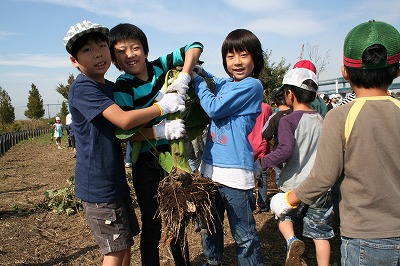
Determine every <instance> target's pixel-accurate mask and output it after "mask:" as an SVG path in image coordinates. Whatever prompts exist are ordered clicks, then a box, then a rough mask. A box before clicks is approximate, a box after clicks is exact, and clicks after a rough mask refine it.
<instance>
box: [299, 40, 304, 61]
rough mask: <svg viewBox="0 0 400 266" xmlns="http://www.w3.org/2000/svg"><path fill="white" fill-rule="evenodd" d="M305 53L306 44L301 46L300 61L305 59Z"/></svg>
mask: <svg viewBox="0 0 400 266" xmlns="http://www.w3.org/2000/svg"><path fill="white" fill-rule="evenodd" d="M303 52H304V43H303V44H302V45H301V51H300V55H299V59H300V60H302V59H303Z"/></svg>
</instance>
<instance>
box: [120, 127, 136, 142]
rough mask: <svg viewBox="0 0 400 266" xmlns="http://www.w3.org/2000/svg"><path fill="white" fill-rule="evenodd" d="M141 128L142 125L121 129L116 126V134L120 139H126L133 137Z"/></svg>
mask: <svg viewBox="0 0 400 266" xmlns="http://www.w3.org/2000/svg"><path fill="white" fill-rule="evenodd" d="M140 128H141V126H138V127H135V128H132V129H129V130H123V129H120V128H118V127H117V128H115V136H116V137H117V138H118V139H121V140H126V139H128V138H130V137H132V136H133V135H135V134H136V133H137V132H138V131H139V130H140Z"/></svg>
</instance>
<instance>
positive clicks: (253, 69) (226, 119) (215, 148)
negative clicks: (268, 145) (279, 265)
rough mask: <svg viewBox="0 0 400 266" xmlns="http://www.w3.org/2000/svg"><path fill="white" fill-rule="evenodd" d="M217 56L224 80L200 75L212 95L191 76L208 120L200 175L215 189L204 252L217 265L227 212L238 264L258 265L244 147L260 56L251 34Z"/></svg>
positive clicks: (257, 95)
mask: <svg viewBox="0 0 400 266" xmlns="http://www.w3.org/2000/svg"><path fill="white" fill-rule="evenodd" d="M221 52H222V61H223V65H224V68H225V71H226V73H227V74H228V75H229V78H217V77H214V76H213V75H212V74H211V73H208V72H206V71H205V70H201V71H202V72H203V74H204V75H205V76H206V77H207V78H212V79H213V81H214V83H215V90H214V92H211V91H210V90H209V88H208V87H207V83H206V82H205V80H204V79H203V78H202V77H200V76H198V75H197V74H196V73H194V72H192V82H193V85H194V88H195V92H196V94H197V95H198V96H199V98H200V103H201V106H202V107H203V109H204V110H205V111H206V112H207V114H208V115H209V117H210V124H209V128H208V132H207V139H206V144H205V150H204V154H203V158H202V163H201V166H200V171H201V173H202V175H203V176H204V177H207V178H211V179H212V180H213V181H216V182H217V183H219V184H220V186H218V187H217V188H216V189H217V196H216V202H215V204H216V213H215V215H214V218H215V220H214V224H215V227H216V228H215V232H209V231H207V232H206V233H205V234H202V243H203V252H204V255H205V256H206V259H207V263H208V265H219V264H221V262H222V257H223V247H224V239H223V237H224V234H223V228H222V225H223V219H224V212H225V211H226V212H227V216H228V219H229V226H230V229H231V232H232V236H233V238H234V240H235V246H236V247H235V248H236V255H237V259H238V264H239V265H263V257H262V254H261V246H260V241H259V238H258V233H257V230H256V226H255V220H254V216H253V210H254V209H255V199H254V195H253V189H254V185H255V182H254V176H253V161H254V160H253V149H252V146H251V144H250V142H249V141H248V135H249V133H250V132H251V131H252V129H253V127H254V124H255V121H256V118H257V116H258V115H259V114H260V113H261V102H262V97H263V87H262V84H261V82H260V80H258V79H257V78H258V76H259V74H260V72H261V70H262V69H263V67H264V57H263V50H262V48H261V43H260V41H259V40H258V38H257V37H256V36H255V35H254V34H253V33H252V32H250V31H249V30H245V29H237V30H234V31H232V32H231V33H229V34H228V36H227V37H226V38H225V41H224V42H223V44H222V49H221Z"/></svg>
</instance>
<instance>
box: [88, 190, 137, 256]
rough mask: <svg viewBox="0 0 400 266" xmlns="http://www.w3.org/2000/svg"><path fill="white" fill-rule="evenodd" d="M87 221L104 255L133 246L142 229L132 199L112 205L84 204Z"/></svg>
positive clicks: (122, 200)
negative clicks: (134, 238)
mask: <svg viewBox="0 0 400 266" xmlns="http://www.w3.org/2000/svg"><path fill="white" fill-rule="evenodd" d="M82 204H83V209H84V211H85V216H86V220H87V222H88V224H89V227H90V229H91V231H92V233H93V235H94V237H95V239H96V242H97V244H98V245H99V247H100V249H101V252H102V253H103V254H108V253H111V252H117V251H122V250H125V249H127V248H130V247H131V246H132V245H133V236H135V235H137V234H139V232H140V228H139V223H138V220H137V217H136V213H135V210H134V208H133V204H132V199H131V197H130V196H129V197H126V198H124V199H121V200H118V201H115V202H110V203H89V202H85V201H83V202H82Z"/></svg>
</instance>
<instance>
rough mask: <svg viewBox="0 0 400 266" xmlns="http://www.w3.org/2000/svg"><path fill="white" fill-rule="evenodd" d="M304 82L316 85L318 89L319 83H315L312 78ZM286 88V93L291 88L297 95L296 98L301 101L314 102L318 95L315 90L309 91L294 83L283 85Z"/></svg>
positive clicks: (311, 85) (312, 85)
mask: <svg viewBox="0 0 400 266" xmlns="http://www.w3.org/2000/svg"><path fill="white" fill-rule="evenodd" d="M303 84H305V85H307V86H310V87H314V88H316V89H318V85H317V84H315V82H314V81H312V80H311V79H306V80H305V81H304V82H303ZM283 86H284V87H283V88H284V90H285V94H286V93H287V92H288V91H289V90H291V91H292V92H293V94H294V96H296V99H297V101H298V102H299V103H312V102H313V101H314V100H315V97H316V96H317V93H316V92H313V91H309V90H305V89H302V88H299V87H296V86H293V85H287V84H285V85H283Z"/></svg>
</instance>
